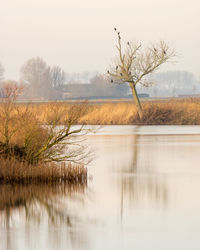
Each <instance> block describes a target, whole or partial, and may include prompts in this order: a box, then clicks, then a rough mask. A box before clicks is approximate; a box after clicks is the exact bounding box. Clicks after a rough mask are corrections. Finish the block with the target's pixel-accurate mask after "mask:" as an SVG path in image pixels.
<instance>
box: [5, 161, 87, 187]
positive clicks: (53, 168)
mask: <svg viewBox="0 0 200 250" xmlns="http://www.w3.org/2000/svg"><path fill="white" fill-rule="evenodd" d="M0 162H1V163H0V184H8V183H9V184H16V183H19V184H42V183H48V184H53V183H54V184H55V183H66V182H67V183H71V184H77V183H79V184H80V183H82V184H84V183H87V169H86V168H85V167H84V166H83V165H75V164H72V163H68V164H66V163H62V164H56V163H53V162H51V163H48V164H47V163H38V164H37V165H30V164H28V163H27V162H20V161H18V160H17V159H15V158H10V159H8V158H7V159H5V158H0Z"/></svg>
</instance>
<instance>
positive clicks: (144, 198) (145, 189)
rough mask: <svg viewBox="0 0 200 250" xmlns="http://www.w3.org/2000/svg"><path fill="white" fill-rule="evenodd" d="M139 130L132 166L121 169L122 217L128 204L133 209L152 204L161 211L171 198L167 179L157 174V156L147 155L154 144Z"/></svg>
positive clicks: (134, 142) (134, 136) (136, 129)
mask: <svg viewBox="0 0 200 250" xmlns="http://www.w3.org/2000/svg"><path fill="white" fill-rule="evenodd" d="M139 129H140V127H139V126H137V127H135V128H134V135H133V136H132V138H133V142H132V147H133V153H132V159H131V161H130V164H129V165H126V166H124V165H123V166H122V167H121V168H120V179H119V183H120V187H121V197H120V199H121V201H120V203H121V216H122V217H123V213H124V209H125V208H126V206H127V205H128V204H129V206H130V207H131V208H132V207H138V206H150V203H151V205H155V206H157V207H158V208H160V209H165V208H166V206H167V201H168V198H169V194H168V187H167V183H166V180H165V177H164V176H162V175H159V174H158V173H156V169H155V168H154V165H153V158H154V157H156V156H155V155H151V157H149V155H148V154H146V153H145V152H146V151H148V148H149V147H151V146H152V143H146V141H145V138H147V137H148V135H146V136H145V135H140V134H139ZM119 183H118V184H119Z"/></svg>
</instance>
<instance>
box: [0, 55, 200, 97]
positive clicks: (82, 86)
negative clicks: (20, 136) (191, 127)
mask: <svg viewBox="0 0 200 250" xmlns="http://www.w3.org/2000/svg"><path fill="white" fill-rule="evenodd" d="M4 72H5V70H4V67H3V66H2V64H0V82H1V84H2V83H3V82H5V80H4ZM151 78H152V79H150V80H151V82H153V85H152V86H151V88H148V87H145V86H142V85H141V86H137V89H138V93H139V94H141V93H143V94H144V93H146V94H149V95H150V96H151V97H162V96H163V97H167V96H179V95H192V94H200V83H199V80H197V79H196V78H195V76H194V75H193V74H192V73H190V72H187V71H167V72H160V73H156V74H153V75H152V76H151ZM18 84H20V85H22V86H23V89H24V91H23V95H21V98H22V99H37V100H62V99H73V98H76V99H80V98H82V99H90V98H125V97H131V92H130V89H129V86H128V84H112V83H111V82H110V79H108V78H107V77H106V76H105V75H102V74H99V73H98V72H89V71H85V72H83V73H66V72H65V71H64V70H63V69H62V68H61V67H60V66H49V65H48V64H47V63H46V62H45V61H44V60H43V59H42V58H39V57H35V58H31V59H29V60H28V61H27V62H26V63H25V64H24V65H23V66H22V67H21V70H20V80H19V82H18Z"/></svg>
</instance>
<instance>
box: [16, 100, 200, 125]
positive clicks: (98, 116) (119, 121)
mask: <svg viewBox="0 0 200 250" xmlns="http://www.w3.org/2000/svg"><path fill="white" fill-rule="evenodd" d="M71 105H72V104H68V103H65V102H63V103H62V102H59V103H42V104H32V105H31V111H32V112H33V113H34V114H35V115H36V116H37V118H38V119H39V120H40V122H41V123H44V124H45V123H47V119H46V117H47V114H49V115H50V116H51V115H52V113H53V112H54V110H55V109H56V110H57V112H58V111H59V113H60V114H62V115H64V116H65V115H66V116H67V113H68V112H69V110H70V107H71ZM79 105H81V104H79ZM77 106H78V105H77ZM142 107H143V113H144V115H143V118H142V119H139V117H138V114H137V109H136V106H135V105H134V103H125V102H118V103H112V102H111V103H102V104H91V105H88V106H87V112H86V114H85V115H83V116H81V117H80V119H79V120H77V123H79V124H101V125H131V124H135V125H139V124H140V125H200V98H191V99H188V98H187V99H171V100H154V101H143V102H142ZM21 108H23V105H21ZM60 124H62V119H60Z"/></svg>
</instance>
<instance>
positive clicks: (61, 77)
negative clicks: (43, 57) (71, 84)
mask: <svg viewBox="0 0 200 250" xmlns="http://www.w3.org/2000/svg"><path fill="white" fill-rule="evenodd" d="M50 75H51V87H52V88H54V89H56V90H62V88H63V85H64V84H65V72H64V71H63V70H62V69H61V68H60V66H53V67H52V68H51V69H50Z"/></svg>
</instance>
